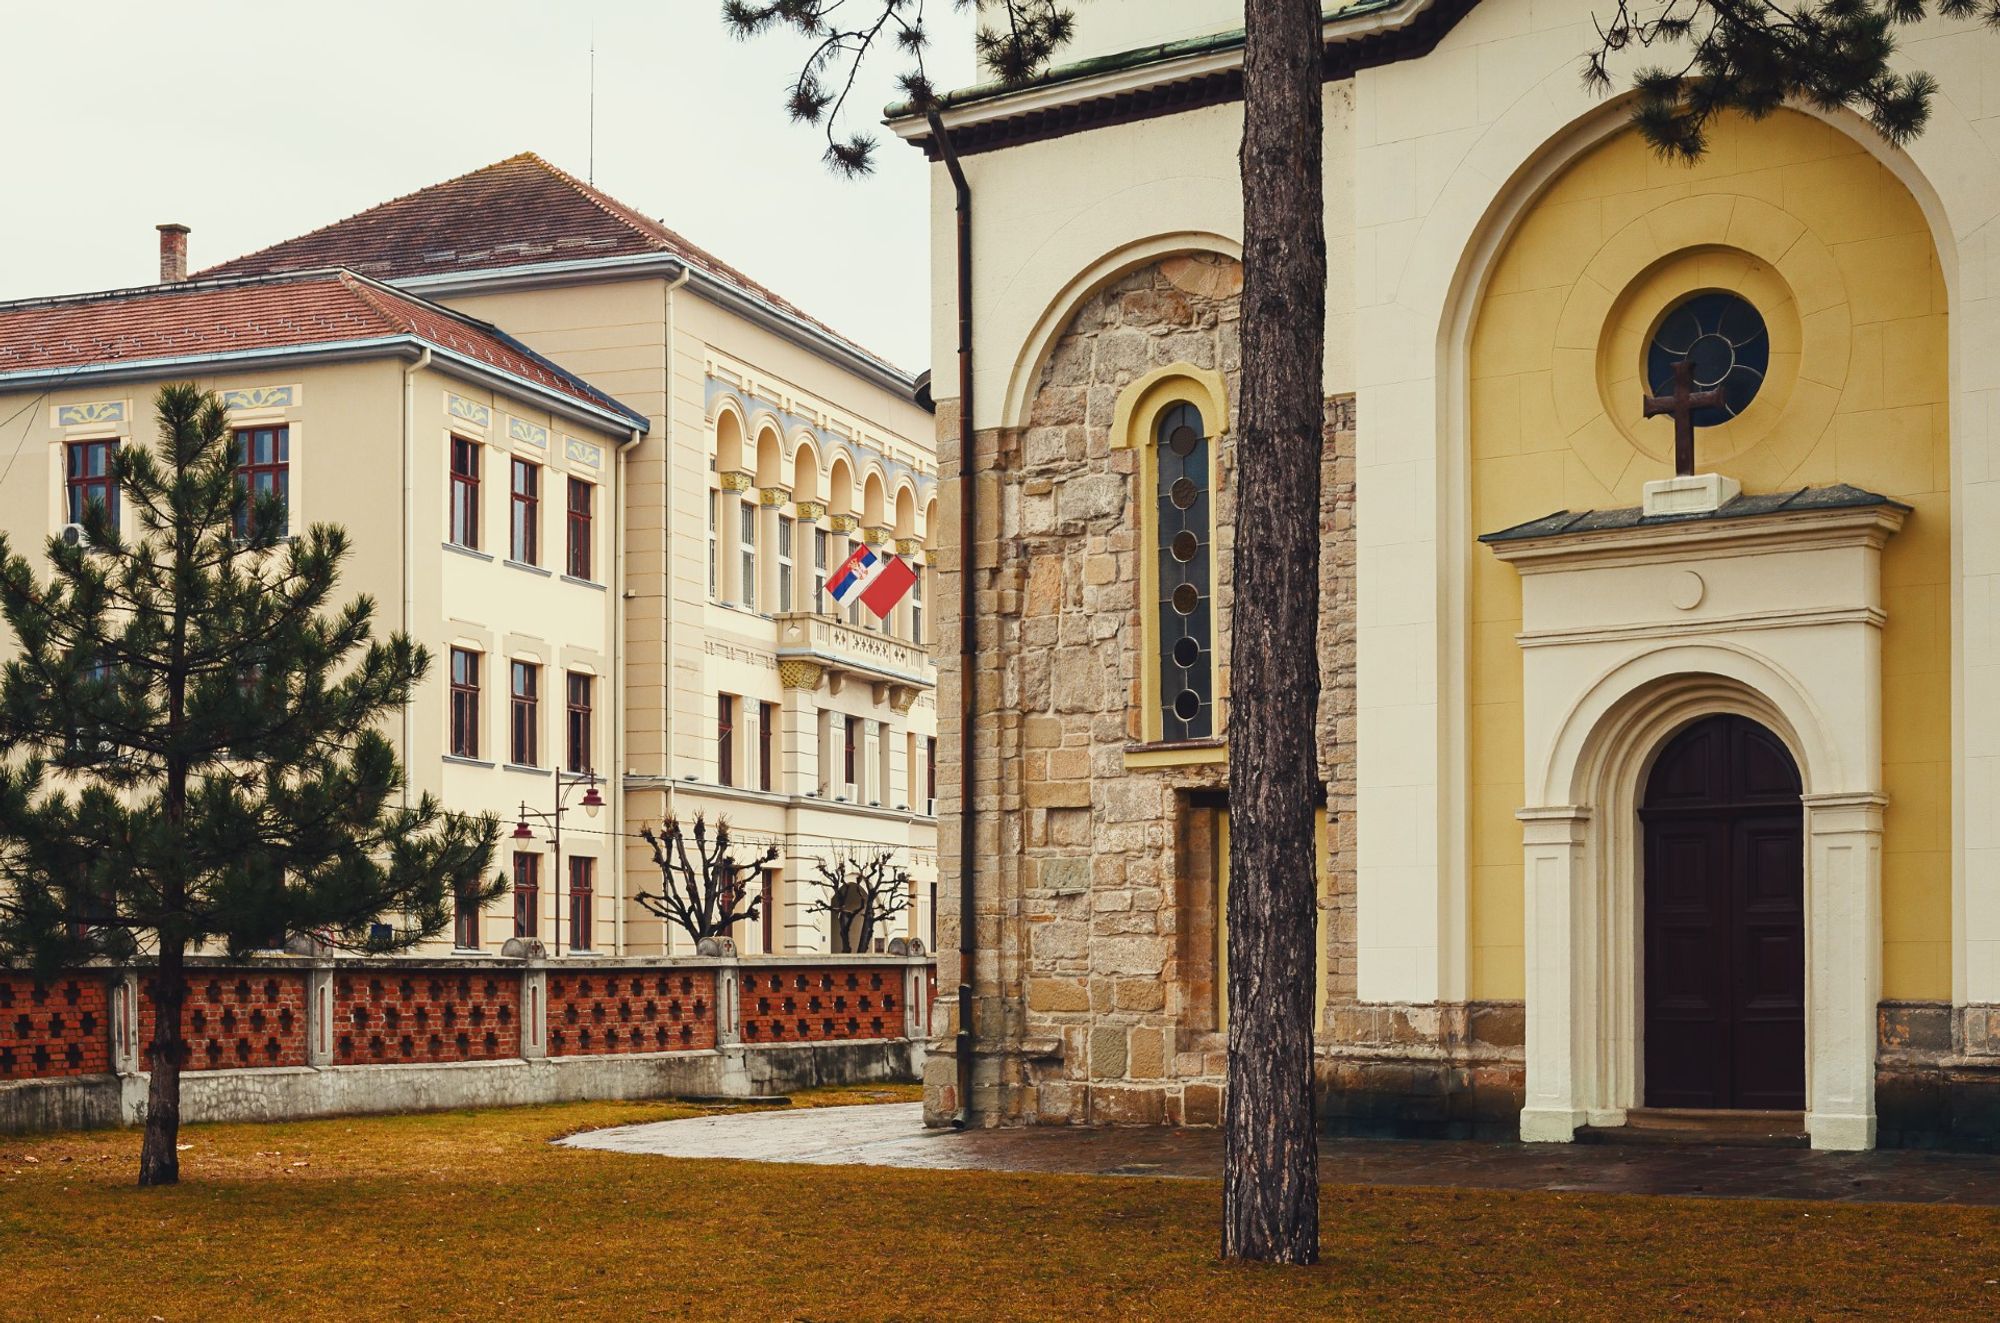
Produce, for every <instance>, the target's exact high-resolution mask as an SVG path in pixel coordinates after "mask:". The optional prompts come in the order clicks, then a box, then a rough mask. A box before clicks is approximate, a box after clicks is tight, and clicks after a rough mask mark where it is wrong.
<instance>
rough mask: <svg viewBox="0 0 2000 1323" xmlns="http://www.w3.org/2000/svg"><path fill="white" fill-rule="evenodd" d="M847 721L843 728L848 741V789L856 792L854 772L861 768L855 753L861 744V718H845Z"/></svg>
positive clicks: (849, 791)
mask: <svg viewBox="0 0 2000 1323" xmlns="http://www.w3.org/2000/svg"><path fill="white" fill-rule="evenodd" d="M845 722H846V724H845V725H844V726H843V727H842V730H843V731H844V735H843V738H844V739H845V740H846V741H847V761H846V763H845V764H844V765H845V767H846V769H847V790H848V793H849V794H852V793H854V785H855V782H854V774H855V772H856V771H858V770H859V764H858V763H857V762H856V761H855V754H856V753H857V752H858V750H859V746H860V744H861V718H860V717H848V718H846V719H845Z"/></svg>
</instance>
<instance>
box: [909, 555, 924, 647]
mask: <svg viewBox="0 0 2000 1323" xmlns="http://www.w3.org/2000/svg"><path fill="white" fill-rule="evenodd" d="M910 571H911V572H912V573H913V574H915V575H916V576H917V581H916V582H915V583H913V584H911V585H910V642H912V643H916V644H923V643H927V642H929V640H928V639H926V638H925V637H924V567H923V566H922V565H919V564H917V563H916V562H915V561H911V562H910Z"/></svg>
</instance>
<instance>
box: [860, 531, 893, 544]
mask: <svg viewBox="0 0 2000 1323" xmlns="http://www.w3.org/2000/svg"><path fill="white" fill-rule="evenodd" d="M861 540H862V541H863V542H866V543H867V544H868V545H869V546H871V547H879V546H881V545H882V544H883V543H884V542H887V541H888V540H889V530H888V529H886V528H881V527H872V528H864V529H862V530H861Z"/></svg>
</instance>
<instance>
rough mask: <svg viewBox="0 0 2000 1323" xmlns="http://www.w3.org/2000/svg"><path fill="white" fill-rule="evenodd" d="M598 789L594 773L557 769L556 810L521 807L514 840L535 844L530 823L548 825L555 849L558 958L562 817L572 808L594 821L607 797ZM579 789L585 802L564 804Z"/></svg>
mask: <svg viewBox="0 0 2000 1323" xmlns="http://www.w3.org/2000/svg"><path fill="white" fill-rule="evenodd" d="M597 785H598V777H597V772H596V770H595V769H587V770H585V771H581V772H565V771H563V770H562V769H561V768H557V769H556V784H555V792H556V798H555V807H554V808H552V809H547V810H543V809H531V808H529V807H528V806H527V804H526V803H525V802H523V803H522V805H521V817H520V820H519V821H517V822H516V823H515V824H514V839H515V840H517V841H532V840H534V839H535V829H534V828H533V827H530V826H529V825H528V822H529V820H530V819H533V820H534V821H536V822H545V823H547V824H548V825H549V843H550V844H551V845H553V846H554V847H555V859H554V866H553V868H552V869H551V870H550V871H551V872H552V873H553V874H554V876H553V878H552V879H551V880H552V883H553V887H554V891H553V894H552V895H551V896H550V898H549V909H550V914H549V918H550V919H551V920H552V921H553V924H554V927H555V954H556V955H558V956H560V955H561V954H562V920H563V913H562V820H563V814H565V813H567V812H569V811H570V809H572V808H581V809H582V810H583V815H584V816H585V817H586V818H595V817H596V816H597V811H598V810H599V809H601V808H603V807H604V796H602V795H600V794H598V793H597ZM578 786H582V787H584V791H583V798H582V799H580V800H578V801H577V802H576V803H575V804H573V805H572V804H565V803H564V802H563V801H564V800H566V799H568V798H569V793H570V791H572V790H574V789H576V788H577V787H578ZM535 926H536V927H538V928H539V927H540V926H541V923H540V920H539V919H537V921H536V925H535Z"/></svg>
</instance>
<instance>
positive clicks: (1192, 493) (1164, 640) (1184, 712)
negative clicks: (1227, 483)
mask: <svg viewBox="0 0 2000 1323" xmlns="http://www.w3.org/2000/svg"><path fill="white" fill-rule="evenodd" d="M1154 442H1155V445H1154V469H1155V471H1156V473H1157V474H1158V479H1157V486H1158V491H1157V493H1156V495H1155V502H1156V506H1157V509H1158V512H1159V515H1158V518H1157V520H1156V521H1155V524H1156V528H1157V541H1158V547H1157V551H1156V554H1157V556H1158V558H1159V567H1160V570H1159V586H1160V594H1159V596H1160V600H1159V603H1158V606H1157V607H1156V609H1157V611H1158V612H1159V633H1160V656H1159V668H1160V669H1159V677H1160V685H1159V693H1160V738H1161V739H1163V740H1198V739H1206V738H1208V737H1209V736H1211V735H1213V734H1215V665H1214V643H1215V625H1214V615H1215V611H1214V597H1213V594H1214V584H1215V557H1214V546H1213V542H1212V539H1211V537H1210V533H1209V526H1210V518H1209V495H1210V487H1209V438H1208V435H1207V430H1206V429H1205V428H1204V427H1203V426H1202V419H1201V411H1200V410H1199V409H1196V408H1195V407H1194V406H1193V405H1192V404H1175V405H1172V406H1170V407H1169V408H1168V409H1167V410H1166V412H1165V413H1163V414H1161V415H1160V422H1159V426H1158V427H1157V428H1156V429H1155V435H1154Z"/></svg>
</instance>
